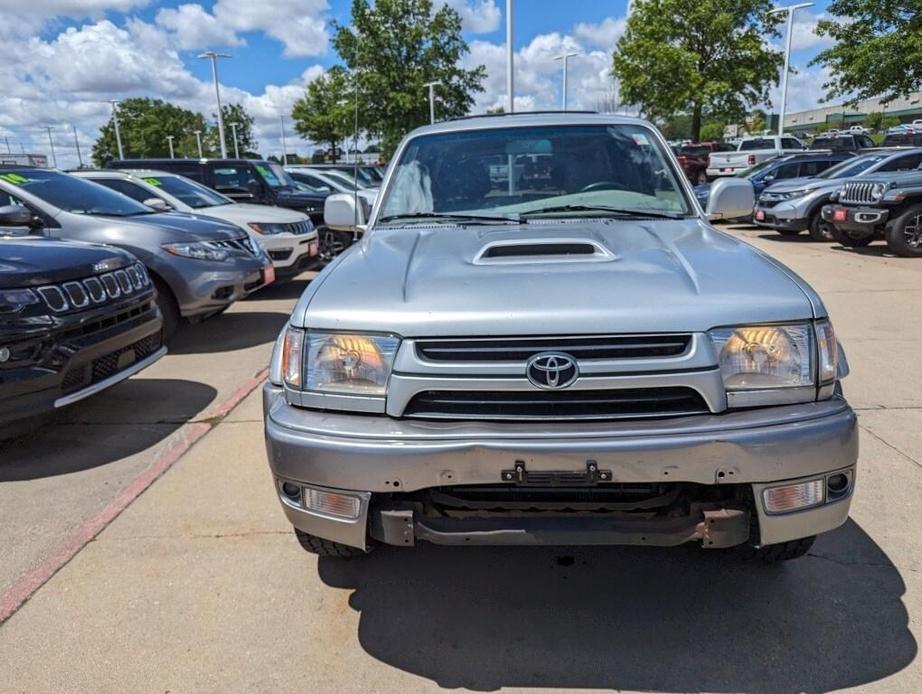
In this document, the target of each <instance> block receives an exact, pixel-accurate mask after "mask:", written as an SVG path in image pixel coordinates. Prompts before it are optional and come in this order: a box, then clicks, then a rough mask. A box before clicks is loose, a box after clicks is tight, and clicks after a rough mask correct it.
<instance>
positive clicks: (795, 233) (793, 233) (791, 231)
mask: <svg viewBox="0 0 922 694" xmlns="http://www.w3.org/2000/svg"><path fill="white" fill-rule="evenodd" d="M776 231H777V232H778V233H779V234H781V235H782V236H800V232H799V231H795V230H794V229H776Z"/></svg>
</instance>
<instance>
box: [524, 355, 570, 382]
mask: <svg viewBox="0 0 922 694" xmlns="http://www.w3.org/2000/svg"><path fill="white" fill-rule="evenodd" d="M525 375H526V376H527V377H528V380H529V381H530V382H531V384H532V385H534V386H537V387H538V388H545V389H547V390H560V389H561V388H566V387H568V386H571V385H573V383H574V381H576V379H577V378H579V367H577V365H576V359H574V358H573V357H571V356H570V355H569V354H564V353H562V352H542V353H541V354H536V355H535V356H533V357H532V358H531V359H529V360H528V363H527V364H526V365H525Z"/></svg>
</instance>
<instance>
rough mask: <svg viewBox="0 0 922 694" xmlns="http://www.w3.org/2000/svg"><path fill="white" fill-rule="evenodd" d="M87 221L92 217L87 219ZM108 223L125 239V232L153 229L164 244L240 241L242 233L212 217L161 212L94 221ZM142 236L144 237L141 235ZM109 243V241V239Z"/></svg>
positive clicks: (120, 237) (119, 236) (107, 225)
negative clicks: (233, 239) (225, 240)
mask: <svg viewBox="0 0 922 694" xmlns="http://www.w3.org/2000/svg"><path fill="white" fill-rule="evenodd" d="M87 217H91V216H90V215H87ZM92 218H94V219H99V220H105V224H106V227H108V228H109V229H112V230H113V231H114V232H116V233H117V237H116V238H119V239H124V238H125V236H124V231H125V230H126V229H132V228H141V229H147V230H150V228H151V227H154V228H155V229H156V231H158V232H159V236H158V237H157V240H158V241H159V242H161V243H165V242H179V241H218V240H223V239H232V238H238V237H239V236H240V229H238V228H237V227H235V226H231V225H230V224H228V223H226V222H223V221H221V220H218V219H213V218H210V217H204V216H198V215H194V214H186V213H183V212H162V213H159V212H158V213H156V214H145V215H139V216H136V217H92ZM139 233H141V232H140V231H139ZM107 240H108V239H107Z"/></svg>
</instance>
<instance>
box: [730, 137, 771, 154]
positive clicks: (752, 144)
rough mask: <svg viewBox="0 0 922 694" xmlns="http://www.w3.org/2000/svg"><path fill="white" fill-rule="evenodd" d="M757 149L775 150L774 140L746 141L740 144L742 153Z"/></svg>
mask: <svg viewBox="0 0 922 694" xmlns="http://www.w3.org/2000/svg"><path fill="white" fill-rule="evenodd" d="M756 149H775V141H774V140H763V139H758V140H744V141H743V142H741V143H740V149H739V151H740V152H748V151H752V150H756Z"/></svg>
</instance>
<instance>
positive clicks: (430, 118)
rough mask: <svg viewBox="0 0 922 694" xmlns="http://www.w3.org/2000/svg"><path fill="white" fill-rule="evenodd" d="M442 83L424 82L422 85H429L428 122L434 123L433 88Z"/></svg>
mask: <svg viewBox="0 0 922 694" xmlns="http://www.w3.org/2000/svg"><path fill="white" fill-rule="evenodd" d="M440 84H442V83H441V82H426V84H424V85H423V86H424V87H429V122H430V123H435V88H436V87H437V86H438V85H440Z"/></svg>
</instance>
